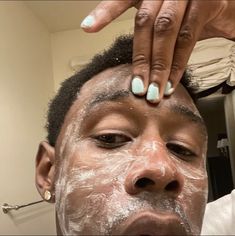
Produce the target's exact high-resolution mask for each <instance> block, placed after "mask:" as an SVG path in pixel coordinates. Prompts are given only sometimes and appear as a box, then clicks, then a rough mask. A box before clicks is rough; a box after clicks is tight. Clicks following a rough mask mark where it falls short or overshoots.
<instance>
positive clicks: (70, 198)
mask: <svg viewBox="0 0 235 236" xmlns="http://www.w3.org/2000/svg"><path fill="white" fill-rule="evenodd" d="M69 159H70V161H69V165H68V166H67V171H66V173H67V177H66V180H65V181H63V182H62V183H61V184H64V188H63V196H61V198H60V199H58V202H60V205H58V208H59V210H60V214H61V217H60V218H61V219H62V221H63V222H64V225H65V229H64V232H66V233H74V232H86V233H89V234H92V233H96V232H105V229H102V227H104V226H102V225H101V224H103V223H102V222H108V219H107V220H104V217H106V218H107V212H105V211H107V209H109V207H108V204H109V201H110V200H111V199H112V197H113V196H114V195H115V196H117V195H116V194H114V192H116V193H118V195H119V199H115V201H114V200H113V201H114V202H118V200H119V202H121V201H122V200H121V197H122V196H123V194H124V192H125V190H124V180H125V176H126V173H127V170H128V168H129V166H130V165H131V164H132V162H133V161H134V160H135V158H134V157H133V156H132V155H131V153H130V152H129V151H127V150H123V151H121V152H118V151H115V152H114V151H113V152H111V153H110V151H109V152H99V153H95V152H94V150H92V148H91V147H89V146H88V145H87V144H86V143H85V142H81V143H80V144H79V145H77V148H76V151H75V152H74V153H73V154H72V155H70V157H69ZM113 201H112V202H113ZM62 202H63V204H61V203H62ZM111 204H112V203H111ZM62 205H63V206H62ZM65 216H66V217H65ZM84 216H86V217H84ZM102 217H103V218H102ZM65 218H66V219H65ZM97 218H99V219H98V220H97ZM101 218H102V222H101V221H100V220H101ZM99 221H100V223H99ZM91 222H93V223H92V225H93V226H94V227H90V225H91ZM94 222H96V223H94ZM61 225H63V224H61ZM106 228H107V227H106Z"/></svg>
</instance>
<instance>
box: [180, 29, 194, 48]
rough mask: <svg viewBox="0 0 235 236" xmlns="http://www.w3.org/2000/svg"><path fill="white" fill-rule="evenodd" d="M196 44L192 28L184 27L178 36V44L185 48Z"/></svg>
mask: <svg viewBox="0 0 235 236" xmlns="http://www.w3.org/2000/svg"><path fill="white" fill-rule="evenodd" d="M193 42H194V33H193V30H192V28H191V27H190V26H185V27H183V28H182V29H181V30H180V32H179V35H178V39H177V44H178V45H182V46H184V47H186V46H188V45H190V44H192V43H193Z"/></svg>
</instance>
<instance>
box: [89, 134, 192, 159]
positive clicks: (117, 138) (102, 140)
mask: <svg viewBox="0 0 235 236" xmlns="http://www.w3.org/2000/svg"><path fill="white" fill-rule="evenodd" d="M92 138H93V139H94V140H95V142H96V145H97V146H98V147H101V148H106V149H115V148H118V147H121V146H123V145H125V144H127V143H129V142H130V141H131V140H132V139H131V138H130V137H128V136H127V135H124V134H118V133H107V134H100V135H95V136H93V137H92ZM166 147H167V149H168V150H169V151H170V152H171V153H172V154H174V155H175V156H177V157H179V158H181V159H187V160H188V159H190V158H193V157H195V156H196V154H195V153H194V152H192V151H191V150H189V149H188V148H186V147H184V146H183V145H180V144H177V143H167V144H166Z"/></svg>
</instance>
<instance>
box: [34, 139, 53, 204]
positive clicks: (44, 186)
mask: <svg viewBox="0 0 235 236" xmlns="http://www.w3.org/2000/svg"><path fill="white" fill-rule="evenodd" d="M54 174H55V149H54V147H52V146H51V145H50V144H49V143H47V142H45V141H44V142H41V143H40V145H39V148H38V152H37V156H36V180H35V181H36V187H37V189H38V192H39V193H40V195H41V196H42V198H44V193H45V191H46V190H47V191H49V192H51V195H52V198H51V199H50V200H49V201H50V202H54Z"/></svg>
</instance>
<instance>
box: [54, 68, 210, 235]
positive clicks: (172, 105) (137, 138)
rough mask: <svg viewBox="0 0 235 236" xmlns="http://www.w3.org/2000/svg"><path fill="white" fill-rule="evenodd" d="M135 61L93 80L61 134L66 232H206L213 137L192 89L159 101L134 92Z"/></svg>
mask: <svg viewBox="0 0 235 236" xmlns="http://www.w3.org/2000/svg"><path fill="white" fill-rule="evenodd" d="M130 74H131V68H130V67H129V66H126V65H125V66H124V65H123V66H119V67H116V68H111V69H108V70H106V71H104V72H102V73H100V74H98V75H97V76H95V77H94V78H93V79H92V80H90V81H88V82H87V83H86V84H85V85H84V86H83V88H82V89H81V92H80V94H79V96H78V98H77V100H76V101H75V103H74V104H73V106H72V107H71V109H70V110H69V112H68V114H67V116H66V119H65V122H64V124H63V127H62V130H61V132H60V135H59V137H58V139H57V143H56V147H55V151H56V158H57V166H56V170H57V175H56V212H57V220H58V221H57V227H58V232H60V231H61V232H62V233H63V234H73V235H75V234H81V235H84V234H89V235H92V234H93V235H98V234H102V235H104V234H116V235H117V234H123V235H158V234H159V235H173V234H180V235H183V234H199V233H200V229H201V223H202V218H203V214H204V208H205V204H206V199H207V175H206V170H205V157H206V146H207V138H206V131H205V127H204V125H203V123H202V121H201V118H200V116H199V113H198V111H197V109H196V107H195V106H194V104H193V102H192V100H191V98H190V96H189V95H188V93H187V92H186V90H185V89H184V88H183V87H182V86H181V85H179V86H178V88H177V89H176V92H175V93H174V95H172V96H171V97H170V98H167V99H166V98H165V99H164V100H163V101H162V102H161V103H160V104H159V105H158V106H153V105H151V104H148V103H147V102H146V101H145V99H144V98H137V97H135V96H134V95H132V94H131V93H130V92H129V85H130V80H131V76H130Z"/></svg>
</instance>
